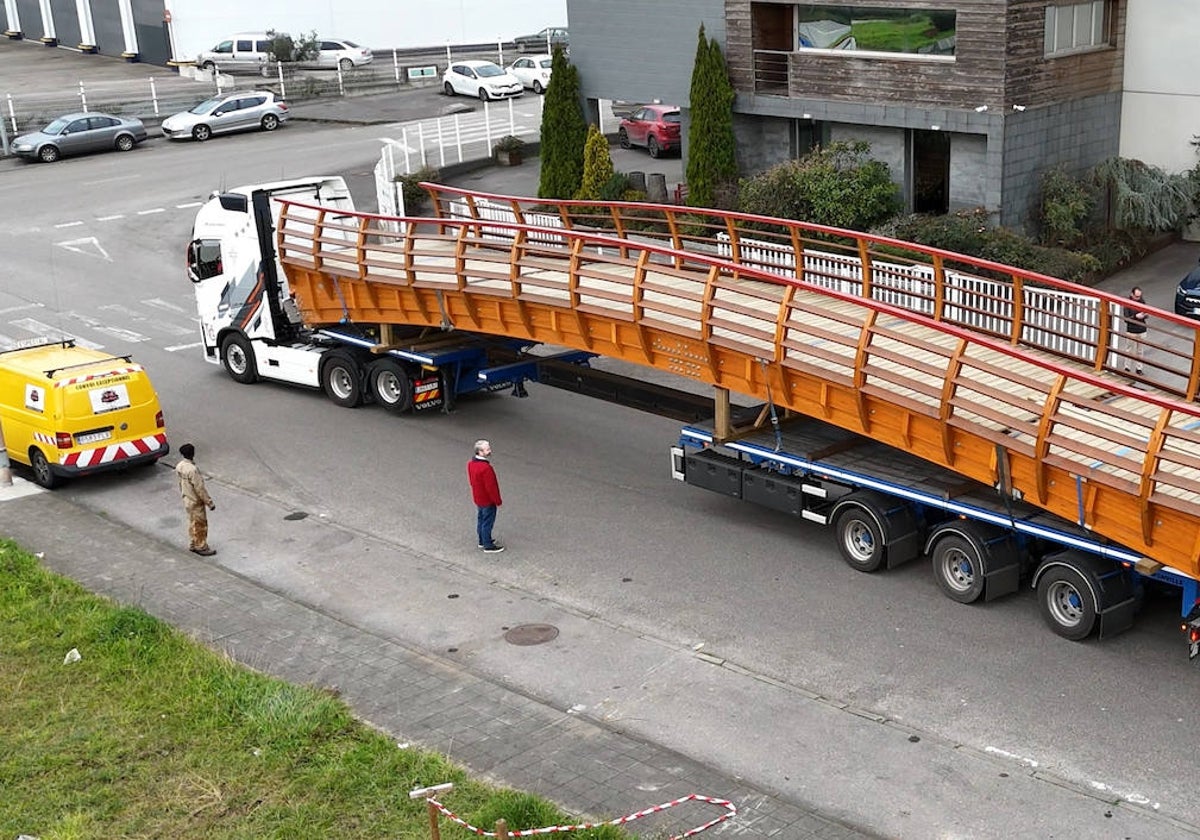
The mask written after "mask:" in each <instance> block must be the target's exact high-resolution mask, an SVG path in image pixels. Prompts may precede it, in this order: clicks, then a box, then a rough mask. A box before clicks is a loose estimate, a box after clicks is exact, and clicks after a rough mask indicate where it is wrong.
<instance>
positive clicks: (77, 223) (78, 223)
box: [55, 222, 83, 228]
mask: <svg viewBox="0 0 1200 840" xmlns="http://www.w3.org/2000/svg"><path fill="white" fill-rule="evenodd" d="M82 224H83V222H63V223H62V224H60V225H55V227H56V228H69V227H79V226H80V225H82Z"/></svg>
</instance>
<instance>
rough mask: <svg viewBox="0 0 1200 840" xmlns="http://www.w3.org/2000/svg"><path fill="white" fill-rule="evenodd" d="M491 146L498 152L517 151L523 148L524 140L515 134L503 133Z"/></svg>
mask: <svg viewBox="0 0 1200 840" xmlns="http://www.w3.org/2000/svg"><path fill="white" fill-rule="evenodd" d="M493 148H495V150H496V151H499V152H519V151H522V150H523V149H524V148H525V141H524V140H522V139H521V138H520V137H517V136H516V135H515V134H505V135H504V136H503V137H501V138H500V139H499V140H497V141H496V145H495V146H494V147H493Z"/></svg>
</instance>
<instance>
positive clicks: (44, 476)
mask: <svg viewBox="0 0 1200 840" xmlns="http://www.w3.org/2000/svg"><path fill="white" fill-rule="evenodd" d="M29 465H30V466H31V467H33V480H34V482H36V483H37V484H38V485H39V486H41V487H45V488H46V489H47V490H51V489H53V488H54V487H56V486H58V476H56V475H55V474H54V470H52V469H50V462H49V461H47V460H46V456H45V455H43V454H42V450H40V449H38V448H37V447H34V448H33V449H30V450H29Z"/></svg>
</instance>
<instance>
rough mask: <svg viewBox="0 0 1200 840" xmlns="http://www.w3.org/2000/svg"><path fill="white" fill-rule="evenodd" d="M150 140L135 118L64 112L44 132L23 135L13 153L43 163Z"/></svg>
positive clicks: (122, 148)
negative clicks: (65, 156)
mask: <svg viewBox="0 0 1200 840" xmlns="http://www.w3.org/2000/svg"><path fill="white" fill-rule="evenodd" d="M145 139H146V127H145V126H144V125H142V121H141V120H139V119H133V118H121V117H114V116H113V115H112V114H99V113H96V112H95V111H93V112H91V113H77V114H64V115H63V116H61V117H59V118H58V119H56V120H55V121H54V122H52V123H50V124H49V125H48V126H46V127H45V128H43V129H42V130H41V131H35V132H33V133H31V134H22V135H21V136H20V137H18V138H17V139H16V140H14V141H13V143H12V150H13V153H14V154H16V155H19V156H20V157H23V158H33V159H35V160H40V161H42V162H43V163H53V162H54V161H56V160H58V159H59V158H60V157H63V156H64V155H80V154H87V153H88V152H103V151H108V150H109V149H115V150H116V151H118V152H127V151H129V150H130V149H132V148H133V147H134V146H136V145H137V144H138V143H141V142H142V141H143V140H145Z"/></svg>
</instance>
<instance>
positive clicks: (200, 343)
mask: <svg viewBox="0 0 1200 840" xmlns="http://www.w3.org/2000/svg"><path fill="white" fill-rule="evenodd" d="M203 346H204V342H203V341H196V342H193V343H192V344H176V345H175V346H174V347H164V348H163V349H164V350H166V351H167V352H168V353H174V352H175V351H176V350H191V349H192V348H193V347H203Z"/></svg>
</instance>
